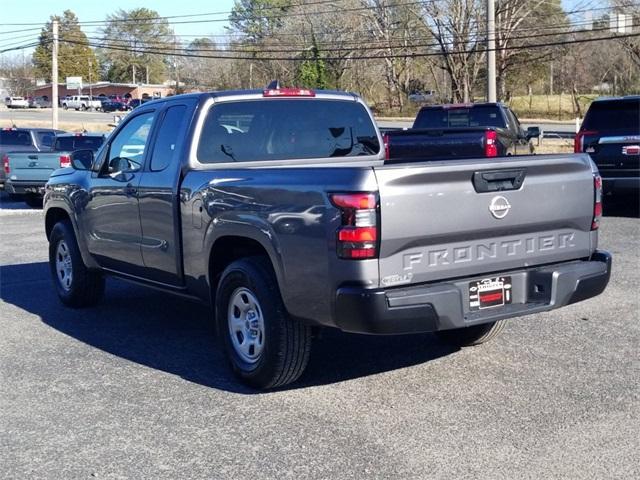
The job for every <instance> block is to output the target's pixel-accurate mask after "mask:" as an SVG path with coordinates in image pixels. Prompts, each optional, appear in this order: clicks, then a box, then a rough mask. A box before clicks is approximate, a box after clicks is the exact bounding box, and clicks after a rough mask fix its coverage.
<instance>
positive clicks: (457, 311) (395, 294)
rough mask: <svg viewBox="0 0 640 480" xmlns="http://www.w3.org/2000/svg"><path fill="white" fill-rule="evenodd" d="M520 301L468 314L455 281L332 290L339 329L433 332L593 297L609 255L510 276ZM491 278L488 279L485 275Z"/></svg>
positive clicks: (462, 285)
mask: <svg viewBox="0 0 640 480" xmlns="http://www.w3.org/2000/svg"><path fill="white" fill-rule="evenodd" d="M509 275H510V276H511V277H512V280H513V284H514V285H518V286H519V288H520V289H521V298H522V299H523V300H524V301H523V302H521V303H515V299H514V303H512V304H510V305H505V306H503V307H498V308H491V309H485V310H478V311H469V309H468V308H467V305H469V299H468V293H467V292H468V285H469V282H471V281H475V280H480V279H481V278H477V277H474V278H468V279H462V280H455V281H453V282H451V283H438V284H430V285H422V286H415V287H410V288H399V289H398V288H394V289H375V290H371V289H364V288H355V287H344V288H340V289H338V291H337V296H336V305H335V322H336V326H337V327H338V328H340V329H341V330H344V331H348V332H356V333H369V334H403V333H421V332H434V331H438V330H449V329H453V328H462V327H467V326H471V325H478V324H482V323H488V322H494V321H496V320H502V319H505V318H511V317H518V316H522V315H529V314H532V313H538V312H544V311H547V310H552V309H555V308H559V307H562V306H564V305H569V304H572V303H576V302H580V301H582V300H586V299H587V298H591V297H595V296H596V295H599V294H600V293H602V292H603V291H604V289H605V288H606V286H607V284H608V283H609V277H610V275H611V255H610V254H609V253H607V252H605V251H600V250H598V251H596V252H595V253H594V254H593V255H592V257H591V259H590V260H588V261H576V262H570V263H562V264H557V265H550V266H546V267H539V268H532V269H528V270H520V271H517V272H510V273H509ZM493 276H497V275H491V277H493Z"/></svg>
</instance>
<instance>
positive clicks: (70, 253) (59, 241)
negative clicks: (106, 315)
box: [49, 221, 104, 308]
mask: <svg viewBox="0 0 640 480" xmlns="http://www.w3.org/2000/svg"><path fill="white" fill-rule="evenodd" d="M49 267H50V268H51V276H52V277H53V284H54V286H55V287H56V291H57V293H58V297H60V300H61V301H62V303H64V304H65V305H67V306H69V307H74V308H79V307H89V306H91V305H95V304H96V303H98V302H99V301H100V299H101V298H102V295H103V294H104V278H103V276H102V275H101V274H100V273H98V272H93V271H91V270H89V269H88V268H87V267H86V266H85V264H84V262H83V261H82V256H81V255H80V249H79V248H78V243H77V241H76V236H75V233H74V232H73V227H72V226H71V224H70V223H69V222H68V221H62V222H58V223H56V225H55V226H54V227H53V230H52V231H51V235H50V236H49Z"/></svg>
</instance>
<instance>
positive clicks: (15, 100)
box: [4, 97, 29, 108]
mask: <svg viewBox="0 0 640 480" xmlns="http://www.w3.org/2000/svg"><path fill="white" fill-rule="evenodd" d="M4 103H5V104H6V105H7V108H29V102H28V101H27V99H26V98H24V97H7V98H5V99H4Z"/></svg>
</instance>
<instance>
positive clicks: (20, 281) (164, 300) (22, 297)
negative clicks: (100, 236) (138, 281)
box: [0, 262, 455, 394]
mask: <svg viewBox="0 0 640 480" xmlns="http://www.w3.org/2000/svg"><path fill="white" fill-rule="evenodd" d="M0 297H1V298H2V300H4V301H5V302H7V303H10V304H13V305H15V306H17V307H19V308H21V309H23V310H25V311H27V312H30V313H32V314H34V315H38V316H39V317H40V318H41V319H42V321H43V322H44V323H46V324H47V325H49V326H51V327H52V328H54V329H56V330H58V331H60V332H62V333H64V334H66V335H68V336H70V337H73V338H75V339H77V340H79V341H81V342H84V343H86V344H88V345H91V346H93V347H96V348H99V349H101V350H104V351H105V352H108V353H111V354H113V355H117V356H119V357H122V358H124V359H127V360H130V361H132V362H136V363H139V364H142V365H145V366H147V367H150V368H154V369H158V370H161V371H164V372H167V373H171V374H173V375H179V376H180V377H182V378H184V379H185V380H188V381H191V382H195V383H198V384H201V385H204V386H207V387H213V388H218V389H222V390H227V391H231V392H236V393H243V394H253V393H259V392H256V391H254V390H252V389H250V388H247V387H244V386H243V385H242V384H240V383H239V382H238V381H237V380H236V378H235V377H234V376H233V374H232V372H231V369H230V368H229V367H228V366H227V363H226V360H225V358H224V356H223V353H222V351H221V348H220V347H219V345H218V343H217V342H216V339H215V337H214V333H213V321H212V313H211V311H210V310H209V309H208V308H206V307H204V306H201V305H199V304H196V303H193V302H190V301H188V300H185V299H182V298H178V297H174V296H171V295H167V294H164V293H162V292H157V291H155V290H151V289H147V288H144V287H139V286H136V285H132V284H129V283H126V282H123V281H121V280H118V279H109V280H108V281H107V291H106V295H105V300H103V302H102V303H101V304H100V305H98V306H97V307H94V308H89V309H82V310H74V309H70V308H66V307H64V306H63V305H62V304H61V303H60V302H59V301H58V298H57V296H56V294H55V292H54V290H53V286H52V285H51V281H50V278H49V267H48V264H47V263H45V262H41V263H31V264H22V265H8V266H3V267H0ZM454 351H455V349H453V348H452V347H449V346H447V345H444V344H442V343H440V342H438V341H437V339H436V338H435V337H434V336H433V335H428V334H423V335H406V336H392V337H390V336H386V337H376V336H366V335H353V334H345V333H342V332H340V331H337V330H333V329H326V330H325V331H324V332H323V335H322V337H321V338H319V339H316V340H315V343H314V345H313V348H312V354H311V360H310V362H309V366H308V368H307V371H306V372H305V374H304V375H303V377H302V378H301V379H300V380H299V381H298V382H296V383H295V384H293V385H291V386H289V387H287V389H296V388H304V387H309V386H315V385H322V384H331V383H336V382H342V381H345V380H349V379H353V378H359V377H365V376H368V375H374V374H376V373H380V372H386V371H390V370H396V369H400V368H404V367H409V366H412V365H417V364H420V363H424V362H428V361H430V360H434V359H436V358H439V357H442V356H445V355H448V354H450V353H452V352H454Z"/></svg>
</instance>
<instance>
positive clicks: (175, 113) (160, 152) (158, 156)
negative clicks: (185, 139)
mask: <svg viewBox="0 0 640 480" xmlns="http://www.w3.org/2000/svg"><path fill="white" fill-rule="evenodd" d="M186 112H187V107H186V106H184V105H176V106H175V107H169V108H168V109H167V112H166V114H165V116H164V118H163V119H162V124H161V125H160V129H159V130H158V135H157V136H156V143H155V146H154V147H153V153H152V155H151V170H152V171H154V172H159V171H161V170H164V169H165V168H167V166H169V164H170V163H171V162H172V161H173V160H174V158H175V157H176V154H177V146H178V139H179V138H181V136H182V133H183V131H182V130H183V123H184V120H185V119H186V115H185V114H186Z"/></svg>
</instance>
